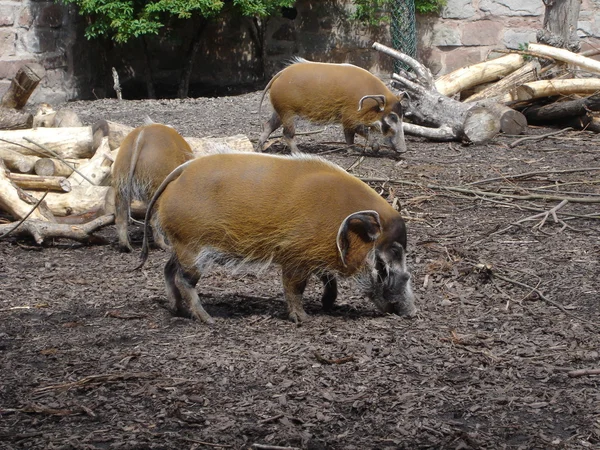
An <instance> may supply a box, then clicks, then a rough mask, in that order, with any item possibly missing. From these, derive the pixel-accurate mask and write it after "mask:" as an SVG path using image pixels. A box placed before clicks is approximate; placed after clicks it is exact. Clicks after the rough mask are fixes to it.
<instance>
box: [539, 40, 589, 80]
mask: <svg viewBox="0 0 600 450" xmlns="http://www.w3.org/2000/svg"><path fill="white" fill-rule="evenodd" d="M528 49H529V50H530V51H532V52H535V53H537V54H539V55H542V56H547V57H549V58H552V59H556V60H558V61H562V62H565V63H568V64H573V65H575V66H577V67H579V68H581V69H585V70H588V71H590V72H594V73H600V61H597V60H595V59H592V58H587V57H585V56H582V55H579V54H577V53H573V52H570V51H569V50H565V49H564V48H557V47H551V46H549V45H543V44H533V43H531V44H529V46H528Z"/></svg>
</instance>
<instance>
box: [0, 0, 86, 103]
mask: <svg viewBox="0 0 600 450" xmlns="http://www.w3.org/2000/svg"><path fill="white" fill-rule="evenodd" d="M74 17H76V16H75V15H74V14H73V13H72V12H71V11H70V9H69V7H67V6H64V5H62V4H60V3H54V2H52V1H28V0H16V1H10V0H8V1H6V0H0V96H2V95H4V93H5V92H6V90H7V89H8V87H9V86H10V81H11V79H12V78H13V76H14V75H15V73H16V72H17V70H18V69H19V68H20V67H21V66H22V65H23V64H25V63H27V62H32V61H36V62H40V63H41V64H42V65H44V67H45V68H46V77H45V79H44V80H43V82H42V83H41V84H40V86H39V87H38V88H37V89H36V90H35V91H34V94H33V96H32V98H31V100H30V102H33V103H36V102H40V101H46V102H49V103H59V102H62V101H66V100H69V99H72V98H75V97H77V94H78V89H77V83H76V80H75V79H74V78H73V56H72V55H73V48H74V47H75V41H76V39H80V37H79V36H78V35H77V27H76V26H75V23H74V20H73V18H74Z"/></svg>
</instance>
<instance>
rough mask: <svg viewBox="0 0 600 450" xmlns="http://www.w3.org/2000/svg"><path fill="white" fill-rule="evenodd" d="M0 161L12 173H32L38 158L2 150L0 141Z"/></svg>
mask: <svg viewBox="0 0 600 450" xmlns="http://www.w3.org/2000/svg"><path fill="white" fill-rule="evenodd" d="M0 159H1V160H3V161H4V164H6V167H8V168H9V169H10V170H11V171H13V172H20V173H32V172H33V171H34V168H35V163H36V162H37V160H38V159H39V158H38V157H36V156H29V155H23V154H22V153H20V152H17V151H14V150H10V149H6V148H2V142H1V141H0Z"/></svg>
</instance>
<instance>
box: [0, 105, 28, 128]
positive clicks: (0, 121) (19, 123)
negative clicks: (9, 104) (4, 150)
mask: <svg viewBox="0 0 600 450" xmlns="http://www.w3.org/2000/svg"><path fill="white" fill-rule="evenodd" d="M32 124H33V116H32V115H31V114H29V113H28V112H25V111H20V110H17V109H12V108H4V107H2V106H0V130H19V129H23V128H31V126H32Z"/></svg>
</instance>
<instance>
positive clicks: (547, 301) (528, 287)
mask: <svg viewBox="0 0 600 450" xmlns="http://www.w3.org/2000/svg"><path fill="white" fill-rule="evenodd" d="M490 273H491V275H492V276H494V277H496V278H499V279H501V280H503V281H506V282H508V283H512V284H514V285H516V286H520V287H522V288H525V289H530V290H531V291H532V292H535V293H536V294H537V295H538V297H539V298H540V299H542V300H543V301H545V302H546V303H548V304H550V305H552V306H556V307H557V308H558V309H560V310H561V311H562V312H563V313H565V314H566V315H567V316H570V317H573V318H574V319H577V320H580V321H582V322H584V323H587V324H588V325H592V326H594V327H600V324H598V323H595V322H591V321H589V320H586V319H583V318H581V317H577V316H576V315H575V314H573V313H571V312H569V311H567V310H566V309H565V307H564V306H563V305H561V304H560V303H558V302H555V301H554V300H551V299H549V298H548V297H546V296H545V295H544V294H542V293H541V291H540V290H539V289H538V288H535V287H533V286H529V285H528V284H525V283H521V282H520V281H517V280H513V279H512V278H508V277H505V276H503V275H500V274H498V273H496V272H492V271H490Z"/></svg>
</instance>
